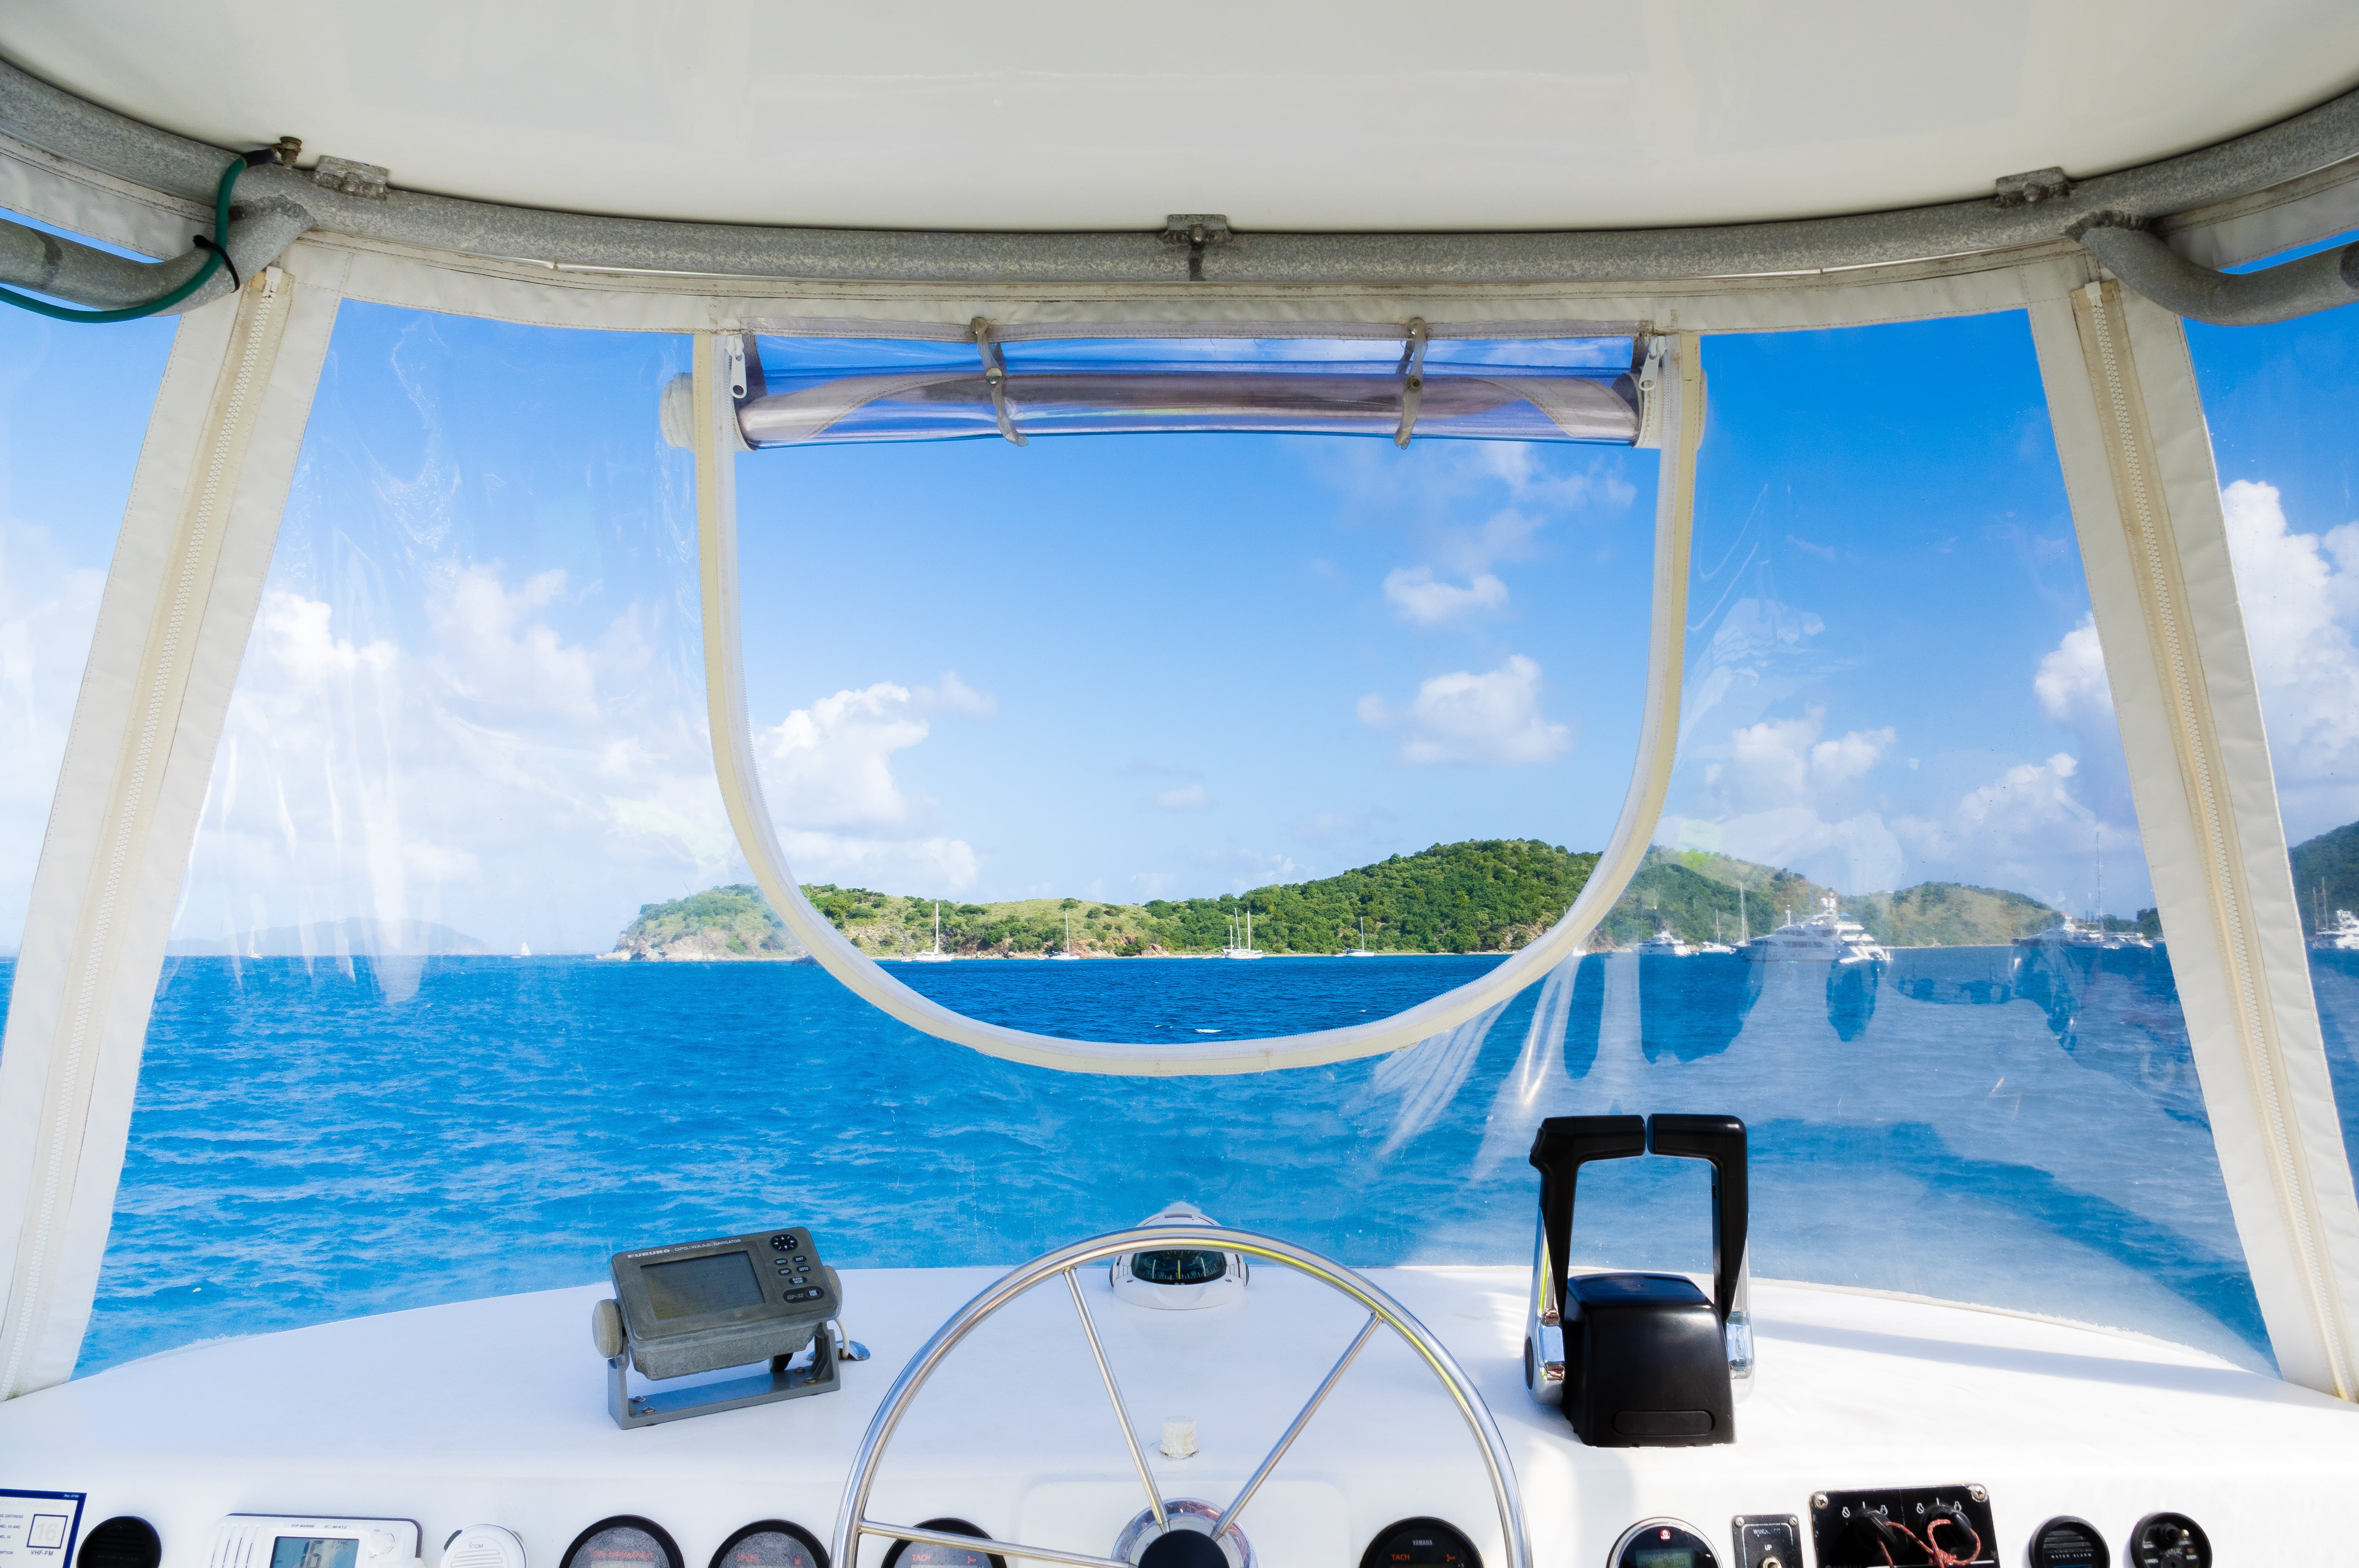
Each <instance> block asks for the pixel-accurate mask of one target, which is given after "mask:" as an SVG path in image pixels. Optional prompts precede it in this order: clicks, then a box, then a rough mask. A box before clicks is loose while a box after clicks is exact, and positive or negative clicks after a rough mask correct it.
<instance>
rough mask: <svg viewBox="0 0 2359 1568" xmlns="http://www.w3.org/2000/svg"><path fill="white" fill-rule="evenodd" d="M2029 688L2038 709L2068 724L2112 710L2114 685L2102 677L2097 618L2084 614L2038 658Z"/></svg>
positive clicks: (2105, 715) (2109, 715)
mask: <svg viewBox="0 0 2359 1568" xmlns="http://www.w3.org/2000/svg"><path fill="white" fill-rule="evenodd" d="M2031 689H2032V691H2033V693H2034V694H2035V695H2037V696H2038V698H2039V708H2040V711H2041V712H2043V713H2045V714H2047V715H2048V717H2049V718H2050V719H2055V720H2057V721H2058V722H2059V723H2064V724H2071V723H2076V722H2079V721H2081V720H2083V719H2098V718H2102V719H2105V720H2108V721H2110V720H2111V719H2112V718H2113V713H2114V689H2113V687H2111V686H2110V685H2109V684H2107V682H2106V680H2105V654H2104V649H2103V648H2102V647H2101V646H2099V645H2098V642H2097V621H2096V617H2094V616H2093V615H2084V616H2082V618H2081V624H2079V625H2078V626H2075V627H2073V628H2072V630H2071V631H2070V632H2067V633H2064V640H2063V641H2062V642H2060V643H2057V644H2056V646H2055V648H2054V649H2053V650H2051V651H2050V652H2049V654H2046V655H2045V656H2044V657H2042V658H2041V659H2040V661H2039V673H2038V675H2035V676H2032V677H2031Z"/></svg>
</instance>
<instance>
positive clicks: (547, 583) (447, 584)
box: [317, 561, 597, 717]
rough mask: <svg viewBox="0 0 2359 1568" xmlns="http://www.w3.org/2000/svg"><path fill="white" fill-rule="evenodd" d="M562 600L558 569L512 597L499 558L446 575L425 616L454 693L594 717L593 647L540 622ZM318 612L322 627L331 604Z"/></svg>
mask: <svg viewBox="0 0 2359 1568" xmlns="http://www.w3.org/2000/svg"><path fill="white" fill-rule="evenodd" d="M564 595H565V573H564V572H562V571H545V572H539V573H537V574H535V575H534V576H532V577H530V578H527V579H525V582H524V586H522V587H521V588H518V589H516V590H514V591H513V592H511V591H510V590H509V589H506V587H505V586H503V585H502V583H501V581H500V567H499V563H498V562H496V561H494V562H491V563H488V564H484V565H476V566H466V567H461V568H456V569H454V570H452V571H450V572H448V573H446V574H443V575H442V576H441V578H440V580H438V581H436V582H434V584H433V585H432V587H431V589H429V594H428V597H427V617H428V625H429V627H430V628H431V630H432V631H433V633H435V637H436V648H435V654H434V662H435V665H436V667H437V668H438V670H439V671H440V674H441V676H442V678H443V680H444V681H445V682H446V683H447V684H448V687H449V689H450V692H451V696H452V697H459V698H462V699H466V700H468V701H470V702H472V703H473V704H475V705H477V706H479V707H480V708H484V709H487V710H491V711H498V710H503V709H523V710H527V711H530V712H533V713H540V714H546V713H550V712H556V713H563V714H568V715H571V716H575V717H583V716H588V715H590V714H592V713H594V712H595V711H596V710H597V677H596V676H595V674H594V673H593V671H592V652H591V650H590V649H588V648H586V647H583V646H582V645H581V644H579V643H574V644H568V643H565V642H564V641H563V640H562V639H561V638H560V637H559V636H558V634H557V633H556V632H555V631H554V630H553V629H552V628H551V627H549V625H548V624H547V622H543V621H541V620H539V619H538V616H539V612H540V611H544V610H546V609H547V608H548V607H549V605H551V604H553V603H556V602H557V601H558V600H560V599H562V598H563V597H564ZM317 609H318V611H319V613H320V615H321V618H322V624H323V625H324V618H325V616H326V614H327V609H328V607H327V606H326V605H324V604H321V605H318V606H317Z"/></svg>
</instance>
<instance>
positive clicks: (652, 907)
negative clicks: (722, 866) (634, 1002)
mask: <svg viewBox="0 0 2359 1568" xmlns="http://www.w3.org/2000/svg"><path fill="white" fill-rule="evenodd" d="M600 957H607V958H634V959H640V960H661V959H669V960H689V961H704V962H710V961H712V960H713V959H725V958H759V959H767V960H769V961H770V962H772V963H787V964H797V963H800V964H808V963H810V961H811V957H810V954H809V953H807V952H805V951H804V950H803V945H802V944H801V943H799V942H798V941H796V940H795V938H794V935H793V933H791V932H789V931H788V929H787V925H786V922H785V921H783V920H780V919H779V918H778V915H777V911H776V910H773V909H772V908H771V907H770V901H769V900H768V899H766V898H764V897H763V896H762V890H761V889H760V888H757V887H756V886H754V885H753V884H752V883H750V882H737V883H734V884H733V885H732V886H729V887H722V888H707V889H706V890H705V891H704V892H700V893H690V895H689V896H688V897H686V898H676V899H674V900H672V901H671V902H670V903H643V904H641V905H639V915H638V918H637V919H636V920H634V921H632V922H631V923H630V925H626V926H625V927H624V928H623V934H622V935H620V936H617V937H616V938H614V950H613V951H612V952H609V953H604V954H602V955H600Z"/></svg>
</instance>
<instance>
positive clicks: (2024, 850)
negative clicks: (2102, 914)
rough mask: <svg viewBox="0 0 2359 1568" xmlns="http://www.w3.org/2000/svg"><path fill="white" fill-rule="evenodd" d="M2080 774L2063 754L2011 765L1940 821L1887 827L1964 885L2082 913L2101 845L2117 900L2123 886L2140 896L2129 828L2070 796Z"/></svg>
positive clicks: (2134, 837)
mask: <svg viewBox="0 0 2359 1568" xmlns="http://www.w3.org/2000/svg"><path fill="white" fill-rule="evenodd" d="M2081 774H2082V768H2081V763H2080V761H2079V759H2077V758H2075V757H2074V756H2072V755H2071V753H2070V752H2057V753H2056V754H2055V755H2053V756H2051V757H2049V759H2048V760H2047V761H2046V762H2018V763H2016V764H2014V765H2013V766H2010V767H2008V768H2006V769H2005V770H2004V771H2002V772H2001V773H1999V775H1998V776H1997V777H1996V778H1995V779H1993V780H1991V781H1990V782H1989V783H1988V784H1982V785H1979V786H1978V787H1976V788H1974V789H1972V790H1969V791H1968V792H1966V794H1965V795H1962V796H1961V797H1960V798H1959V800H1958V802H1957V804H1956V806H1953V807H1952V808H1951V810H1950V811H1949V812H1948V813H1946V814H1945V815H1942V816H1934V817H1928V818H1915V817H1903V818H1901V819H1900V820H1899V821H1897V822H1896V823H1894V824H1893V827H1894V828H1895V830H1896V831H1897V833H1898V834H1899V836H1900V838H1901V841H1902V842H1903V843H1905V844H1907V845H1908V849H1909V852H1910V853H1911V854H1912V855H1915V856H1917V857H1918V858H1919V860H1923V861H1925V862H1927V863H1929V864H1931V865H1935V866H1941V867H1955V868H1962V872H1961V874H1963V875H1964V876H1966V877H1967V879H1968V880H1971V881H1980V882H1985V883H1988V884H1990V885H1993V886H1996V887H2004V888H2012V889H2014V890H2016V891H2017V892H2027V893H2030V894H2032V895H2033V896H2034V897H2036V898H2040V899H2044V900H2046V901H2047V902H2048V903H2052V904H2055V905H2056V906H2058V907H2059V908H2064V909H2071V910H2074V911H2079V912H2086V911H2087V909H2088V908H2089V904H2090V901H2091V900H2092V899H2093V897H2094V896H2095V888H2094V885H2093V875H2094V871H2093V864H2094V857H2095V853H2096V849H2097V846H2098V840H2099V839H2100V838H2103V840H2104V845H2105V847H2106V858H2107V859H2108V860H2111V861H2112V862H2113V864H2114V868H2115V872H2116V875H2115V879H2114V881H2115V887H2114V892H2116V893H2117V894H2118V893H2119V892H2121V891H2122V889H2123V887H2124V886H2125V885H2128V886H2131V887H2133V888H2134V889H2142V888H2143V886H2144V877H2143V876H2142V875H2141V874H2140V873H2139V872H2138V871H2136V855H2137V844H2138V838H2137V829H2136V827H2135V826H2134V825H2131V824H2109V823H2106V822H2104V821H2103V820H2102V819H2101V818H2100V816H2099V815H2098V814H2097V813H2096V812H2095V811H2093V810H2092V809H2091V808H2090V807H2089V806H2088V805H2087V804H2086V803H2084V802H2083V801H2082V799H2081V798H2080V795H2079V794H2078V793H2077V791H2076V789H2075V785H2074V781H2075V780H2076V779H2077V778H2079V777H2080V776H2081ZM2134 897H2135V894H2134ZM2109 902H2111V903H2119V900H2118V899H2114V900H2109ZM2119 912H2120V911H2119V910H2118V909H2117V910H2116V911H2115V913H2119Z"/></svg>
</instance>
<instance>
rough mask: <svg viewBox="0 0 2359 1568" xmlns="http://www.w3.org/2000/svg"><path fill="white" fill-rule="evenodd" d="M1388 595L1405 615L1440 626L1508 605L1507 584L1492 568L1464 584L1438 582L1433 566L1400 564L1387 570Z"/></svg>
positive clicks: (1417, 622) (1386, 584)
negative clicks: (1404, 565)
mask: <svg viewBox="0 0 2359 1568" xmlns="http://www.w3.org/2000/svg"><path fill="white" fill-rule="evenodd" d="M1385 597H1386V599H1387V600H1391V601H1392V603H1393V604H1394V606H1395V607H1396V608H1397V609H1398V610H1399V611H1400V613H1401V616H1402V619H1404V620H1407V621H1409V622H1413V623H1415V624H1417V625H1419V626H1438V625H1440V624H1441V623H1442V622H1446V621H1454V620H1456V619H1457V618H1458V617H1460V616H1462V615H1465V614H1468V613H1470V612H1473V611H1497V610H1502V609H1505V608H1506V603H1507V585H1506V583H1504V582H1502V581H1500V580H1499V579H1497V578H1496V577H1495V576H1493V575H1492V574H1491V573H1489V572H1478V573H1476V574H1475V575H1474V577H1473V580H1472V581H1470V582H1468V583H1467V585H1466V586H1465V587H1464V588H1461V587H1459V586H1458V585H1457V584H1456V583H1450V582H1437V581H1435V580H1434V576H1433V568H1430V567H1396V568H1393V569H1392V570H1391V571H1389V572H1386V574H1385Z"/></svg>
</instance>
